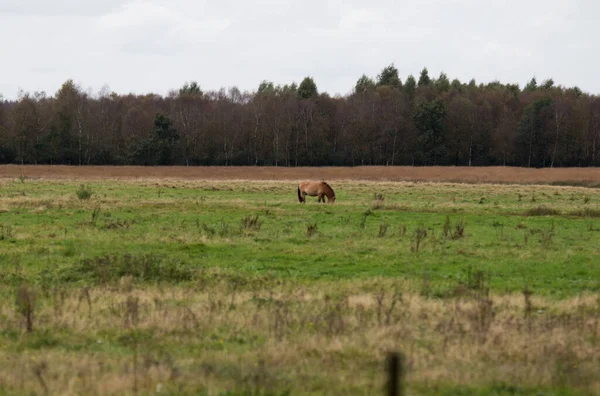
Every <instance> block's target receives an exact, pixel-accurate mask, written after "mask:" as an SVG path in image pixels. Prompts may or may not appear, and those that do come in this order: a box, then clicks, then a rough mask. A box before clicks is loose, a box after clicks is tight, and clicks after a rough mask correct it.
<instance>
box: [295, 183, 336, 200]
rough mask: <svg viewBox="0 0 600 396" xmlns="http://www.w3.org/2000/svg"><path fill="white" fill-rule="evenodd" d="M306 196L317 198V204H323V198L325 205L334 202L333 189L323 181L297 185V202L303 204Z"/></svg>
mask: <svg viewBox="0 0 600 396" xmlns="http://www.w3.org/2000/svg"><path fill="white" fill-rule="evenodd" d="M307 195H310V196H311V197H315V196H318V197H319V202H321V201H322V202H325V196H327V203H334V202H335V192H333V188H331V186H330V185H329V184H327V183H326V182H324V181H319V182H316V181H301V182H300V183H298V201H300V202H302V203H305V202H306V196H307Z"/></svg>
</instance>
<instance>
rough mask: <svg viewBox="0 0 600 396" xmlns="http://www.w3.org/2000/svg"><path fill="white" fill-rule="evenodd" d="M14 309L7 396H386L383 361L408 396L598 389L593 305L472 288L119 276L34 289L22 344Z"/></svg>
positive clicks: (3, 367) (590, 300)
mask: <svg viewBox="0 0 600 396" xmlns="http://www.w3.org/2000/svg"><path fill="white" fill-rule="evenodd" d="M361 290H362V291H361ZM13 304H14V303H13V302H12V301H10V299H3V300H2V301H1V302H0V315H2V317H3V318H4V319H5V320H3V322H2V323H1V324H0V334H2V335H1V336H0V337H1V338H0V342H2V348H3V353H4V355H5V356H6V357H7V358H8V360H3V361H2V362H0V373H1V377H2V382H1V383H0V387H3V388H2V389H3V390H5V391H8V392H9V393H11V392H15V393H30V392H40V391H43V387H44V386H43V385H41V383H42V381H43V383H44V384H45V386H46V387H47V389H48V392H49V393H88V394H123V393H134V392H140V393H148V392H155V391H156V390H157V389H161V390H164V391H167V392H177V393H184V394H185V393H193V392H198V391H199V390H201V389H205V390H206V391H209V392H216V391H218V390H221V391H222V390H225V389H237V390H250V389H255V390H262V391H283V390H286V389H287V390H293V391H294V392H293V393H305V392H319V391H321V392H322V391H326V392H327V393H329V394H348V393H364V391H365V390H366V389H370V390H375V389H383V386H384V383H385V375H384V370H383V362H384V360H385V356H386V354H387V352H388V351H390V350H402V351H403V352H404V353H405V354H406V356H407V364H408V366H407V367H408V376H407V382H408V387H409V389H412V390H416V389H422V388H421V386H422V385H424V384H429V385H428V386H435V385H436V384H437V385H438V386H444V384H449V383H452V384H468V385H469V386H472V387H475V388H477V387H479V388H485V387H487V386H492V385H493V384H495V383H509V384H512V385H513V386H515V387H517V388H523V389H527V388H540V387H541V388H543V389H547V388H553V387H567V388H569V389H577V390H580V391H583V392H591V393H594V392H598V391H600V379H599V378H598V377H597V375H596V374H597V372H596V369H597V367H598V365H599V364H600V354H598V341H599V340H600V339H599V337H600V302H599V300H598V297H597V296H594V295H584V296H582V297H580V298H575V299H570V300H563V301H553V300H548V299H543V298H540V297H536V296H532V297H528V298H524V296H523V295H521V294H512V295H502V296H500V295H490V294H488V293H487V292H486V291H485V289H478V288H475V289H472V293H467V294H463V297H460V298H453V299H444V300H439V299H428V298H425V297H422V296H420V295H418V294H414V293H409V292H405V291H404V290H403V289H402V287H401V285H400V284H395V283H394V282H393V281H391V280H388V281H376V282H374V281H352V282H343V283H341V284H340V283H337V284H331V283H328V284H312V285H302V284H295V283H292V282H284V283H283V284H281V283H280V282H279V281H275V280H273V279H270V278H268V277H266V278H243V277H239V276H235V275H233V274H227V273H222V272H206V273H204V276H203V277H201V279H200V280H199V281H198V283H197V284H196V286H194V287H162V288H157V287H154V288H150V287H146V288H143V289H138V288H136V286H135V282H133V279H131V278H124V279H122V280H121V281H120V282H119V283H117V284H115V286H107V287H102V288H92V289H48V290H45V291H43V290H38V292H37V294H36V305H35V306H34V307H33V308H32V309H33V310H34V312H33V316H32V319H31V320H32V325H31V327H32V331H30V332H29V333H27V332H26V330H27V328H28V327H29V325H27V316H26V315H25V314H24V312H25V313H26V312H27V310H24V309H15V307H14V305H13ZM19 306H20V307H27V305H26V304H23V303H21V305H19ZM10 334H16V335H17V336H16V337H15V336H10ZM9 362H11V363H9ZM414 393H417V392H416V391H415V392H414Z"/></svg>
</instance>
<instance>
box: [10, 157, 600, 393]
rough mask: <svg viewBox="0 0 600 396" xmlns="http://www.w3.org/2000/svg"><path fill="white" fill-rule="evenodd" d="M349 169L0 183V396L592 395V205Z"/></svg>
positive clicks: (598, 345)
mask: <svg viewBox="0 0 600 396" xmlns="http://www.w3.org/2000/svg"><path fill="white" fill-rule="evenodd" d="M75 169H77V168H75ZM155 169H156V168H153V169H152V170H150V171H149V172H155ZM79 171H80V170H77V172H79ZM286 172H291V171H290V170H286ZM330 172H331V171H330ZM344 172H346V173H345V176H346V177H345V179H343V180H341V179H340V180H337V181H329V180H328V181H329V182H330V184H331V186H332V187H333V189H334V190H335V193H336V203H335V204H333V205H328V204H319V203H317V198H316V197H307V198H306V201H307V202H306V203H305V204H300V203H299V202H298V197H297V192H296V188H297V180H299V179H300V178H297V179H296V180H293V179H292V177H291V176H289V175H293V174H292V173H289V175H288V176H287V177H282V178H281V179H285V178H289V179H291V180H281V179H280V180H266V179H265V180H252V179H251V178H249V177H245V179H246V180H235V179H234V177H233V176H232V175H229V176H228V177H226V178H223V179H219V178H218V177H217V176H215V177H210V178H206V180H196V179H194V178H193V177H187V178H175V177H171V178H151V177H147V178H144V177H140V175H136V177H120V178H119V176H114V175H113V176H110V175H109V176H107V177H105V178H102V177H100V176H97V175H94V176H93V177H90V178H87V179H86V178H85V174H83V175H79V176H76V177H73V175H71V177H69V176H68V175H63V177H62V178H52V177H48V175H44V176H43V177H35V176H34V177H31V176H22V177H20V178H19V177H14V176H13V177H5V178H3V179H0V285H1V286H2V287H1V289H0V290H1V291H0V294H1V296H2V299H1V300H0V318H1V319H2V320H1V321H0V351H1V353H0V355H1V356H2V358H1V359H0V393H7V394H14V393H17V394H21V393H27V394H30V393H37V394H43V393H49V394H56V393H60V394H138V393H139V394H155V393H160V394H210V395H213V394H215V395H216V394H230V395H231V394H242V393H243V394H247V393H248V392H254V393H253V394H288V393H289V394H380V393H382V392H383V389H384V385H385V372H384V361H385V356H386V353H387V352H388V351H390V350H401V351H402V352H403V353H404V354H405V355H406V359H407V374H406V386H407V389H408V392H409V394H419V395H421V394H422V395H446V394H447V395H456V394H465V395H466V394H481V395H484V394H485V395H488V394H497V395H509V394H532V395H533V394H536V395H537V394H544V395H555V394H556V395H558V394H560V395H579V394H582V395H583V394H598V393H600V379H599V378H598V375H597V372H598V367H600V326H599V324H600V265H598V256H599V254H600V244H599V242H600V190H597V189H595V188H587V187H580V186H566V185H530V184H527V185H518V184H508V182H507V181H504V184H491V183H485V184H477V183H475V182H476V180H471V181H470V183H469V184H463V183H445V182H436V183H432V182H426V181H396V182H392V181H375V180H352V177H351V175H350V173H349V172H350V171H349V170H348V169H345V170H344ZM446 177H447V178H448V179H453V178H452V176H451V175H450V174H448V175H447V176H446ZM242 178H244V177H239V179H242ZM261 178H262V177H257V178H256V179H261ZM227 179H228V180H227ZM357 179H358V177H357ZM559 179H560V180H559V181H560V183H557V184H566V183H564V180H562V176H561V177H560V178H559ZM555 181H557V180H555ZM574 184H582V182H581V181H579V182H578V183H574ZM286 392H288V393H286Z"/></svg>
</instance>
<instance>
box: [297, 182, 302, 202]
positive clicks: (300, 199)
mask: <svg viewBox="0 0 600 396" xmlns="http://www.w3.org/2000/svg"><path fill="white" fill-rule="evenodd" d="M298 201H300V202H302V194H300V185H299V184H298Z"/></svg>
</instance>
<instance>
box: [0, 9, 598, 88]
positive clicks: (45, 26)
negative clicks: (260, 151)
mask: <svg viewBox="0 0 600 396" xmlns="http://www.w3.org/2000/svg"><path fill="white" fill-rule="evenodd" d="M599 11H600V2H599V1H597V0H588V1H584V0H579V1H573V0H571V1H569V0H445V1H444V0H437V1H434V0H413V1H410V2H408V1H399V0H369V1H342V0H298V1H285V0H221V1H218V2H217V1H214V0H213V1H193V0H131V1H128V0H101V1H100V0H87V1H83V0H63V1H47V0H0V37H1V38H2V41H1V42H2V52H1V54H2V56H1V57H0V94H2V95H3V96H4V98H7V99H14V98H16V97H17V94H18V90H19V89H23V90H25V91H29V92H32V93H33V92H34V91H42V90H43V91H45V92H46V93H47V94H48V95H54V94H55V93H56V91H57V90H58V89H59V88H60V86H61V84H62V83H63V82H64V81H66V80H67V79H69V78H72V79H73V80H74V81H75V83H77V84H79V85H81V87H82V88H83V89H85V90H88V89H91V90H92V91H93V92H94V93H97V92H98V91H99V90H100V89H101V88H102V86H104V85H107V86H108V87H109V88H110V90H112V91H115V92H117V93H119V94H127V93H129V92H133V93H137V94H143V93H149V92H153V93H157V94H160V95H166V94H167V93H168V91H169V90H170V89H177V88H179V87H181V86H182V85H183V83H185V82H186V81H192V80H195V81H197V82H198V83H199V84H200V86H201V87H202V88H203V89H204V90H211V89H219V88H220V87H226V88H227V87H230V86H234V85H235V86H237V87H238V88H240V89H241V90H242V91H244V90H255V89H256V88H257V87H258V85H259V83H260V82H261V81H262V80H265V79H266V80H271V81H273V82H274V83H276V84H286V83H290V82H293V81H295V82H300V81H301V80H302V79H303V78H304V77H305V76H312V77H313V78H314V79H315V82H316V83H317V87H318V89H319V91H326V92H329V93H330V94H332V95H334V94H341V95H345V94H348V93H350V92H351V90H352V88H353V86H354V83H355V82H356V80H357V79H358V78H359V77H360V76H361V75H362V74H363V73H366V74H367V75H369V76H371V77H376V76H377V74H378V73H379V72H380V71H381V69H382V68H383V67H385V66H387V65H389V64H390V63H394V64H395V66H396V67H397V68H398V70H399V73H400V77H401V80H402V81H404V80H406V77H407V76H408V75H409V74H413V75H415V76H418V74H419V72H420V70H421V69H422V68H423V67H424V66H426V67H427V68H428V69H429V73H430V76H432V77H437V76H438V75H439V73H440V72H441V71H444V72H445V73H446V74H447V75H448V77H449V78H450V79H453V78H458V79H460V80H461V81H464V82H467V81H468V80H470V79H471V78H475V79H476V81H477V82H489V81H493V80H496V79H497V80H500V81H501V82H510V83H518V84H520V85H521V86H523V85H524V84H525V83H526V82H527V81H528V80H529V79H531V77H532V76H536V78H537V80H538V81H539V82H541V81H543V80H544V79H547V78H553V79H554V81H555V83H556V84H562V85H565V86H574V85H577V86H579V87H580V88H581V89H582V90H583V91H585V92H590V93H593V94H600V52H599V51H598V50H599V49H600V45H599V44H598V40H599V39H598V38H599V37H600V23H598V20H599V19H598V18H599V15H600V14H599Z"/></svg>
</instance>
